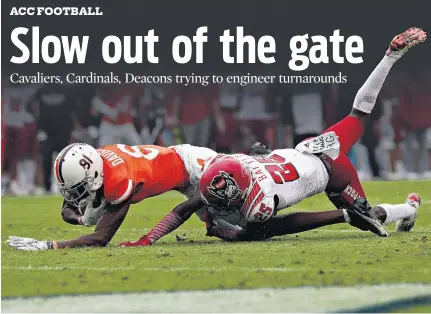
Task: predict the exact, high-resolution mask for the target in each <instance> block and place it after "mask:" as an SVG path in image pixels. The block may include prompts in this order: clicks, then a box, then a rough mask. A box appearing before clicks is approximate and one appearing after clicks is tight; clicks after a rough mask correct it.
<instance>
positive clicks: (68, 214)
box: [61, 200, 82, 225]
mask: <svg viewBox="0 0 431 314" xmlns="http://www.w3.org/2000/svg"><path fill="white" fill-rule="evenodd" d="M81 217H82V216H81V215H80V214H79V213H78V212H77V208H76V207H75V206H73V205H71V204H69V203H68V202H66V201H65V200H63V205H62V206H61V218H63V220H64V221H65V222H67V223H69V224H71V225H79V224H81V223H80V222H79V220H80V218H81Z"/></svg>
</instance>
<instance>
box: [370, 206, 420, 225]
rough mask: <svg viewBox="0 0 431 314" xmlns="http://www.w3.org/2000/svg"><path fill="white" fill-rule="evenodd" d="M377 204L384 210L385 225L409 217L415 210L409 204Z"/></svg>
mask: <svg viewBox="0 0 431 314" xmlns="http://www.w3.org/2000/svg"><path fill="white" fill-rule="evenodd" d="M377 206H379V207H382V208H383V209H384V210H385V211H386V220H385V222H384V224H385V225H386V226H387V225H390V224H391V223H394V222H396V221H397V220H400V219H403V218H407V217H410V216H412V215H414V214H415V213H416V211H417V209H416V208H414V207H413V206H411V205H409V204H395V205H394V204H380V205H377Z"/></svg>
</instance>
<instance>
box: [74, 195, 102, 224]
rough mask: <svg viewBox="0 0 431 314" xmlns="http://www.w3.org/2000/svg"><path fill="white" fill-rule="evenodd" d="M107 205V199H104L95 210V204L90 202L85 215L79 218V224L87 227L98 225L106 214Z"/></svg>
mask: <svg viewBox="0 0 431 314" xmlns="http://www.w3.org/2000/svg"><path fill="white" fill-rule="evenodd" d="M106 203H107V201H106V199H105V198H103V200H102V202H101V203H100V205H99V206H98V207H96V208H94V207H93V202H89V203H88V204H87V207H86V208H85V212H84V215H83V216H81V217H80V218H79V222H80V223H81V224H82V225H84V226H87V227H91V226H94V225H96V224H97V222H98V221H99V219H100V217H102V215H103V213H104V212H105V205H106Z"/></svg>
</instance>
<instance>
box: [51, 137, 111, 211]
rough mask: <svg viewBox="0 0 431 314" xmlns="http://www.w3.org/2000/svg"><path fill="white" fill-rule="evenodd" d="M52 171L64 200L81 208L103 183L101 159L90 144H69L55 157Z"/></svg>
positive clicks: (90, 199) (91, 199)
mask: <svg viewBox="0 0 431 314" xmlns="http://www.w3.org/2000/svg"><path fill="white" fill-rule="evenodd" d="M54 173H55V178H56V180H57V185H58V188H59V189H60V192H61V194H63V196H64V199H65V200H66V202H68V203H70V204H72V205H74V206H77V207H78V209H81V208H83V207H85V206H87V204H88V203H89V202H90V201H93V200H94V198H95V197H96V191H97V190H98V189H99V188H100V187H101V186H102V185H103V160H102V157H100V155H99V153H98V152H97V150H96V149H95V148H93V147H92V146H90V145H88V144H82V143H75V144H71V145H69V146H67V147H66V148H64V149H63V150H62V151H61V152H60V153H59V154H58V156H57V158H56V159H55V163H54Z"/></svg>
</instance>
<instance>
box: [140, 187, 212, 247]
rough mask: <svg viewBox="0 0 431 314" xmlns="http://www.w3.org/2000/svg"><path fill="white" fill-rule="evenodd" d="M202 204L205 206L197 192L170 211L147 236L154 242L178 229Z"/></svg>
mask: <svg viewBox="0 0 431 314" xmlns="http://www.w3.org/2000/svg"><path fill="white" fill-rule="evenodd" d="M202 206H204V204H203V202H202V200H201V198H200V194H199V193H196V194H195V195H194V196H193V197H191V198H190V199H188V200H187V201H185V202H183V203H181V204H179V205H178V206H177V207H175V208H174V209H173V210H172V211H170V212H169V213H168V214H167V215H166V216H165V217H164V218H163V219H162V220H161V221H160V222H159V223H158V224H157V225H156V226H155V227H154V228H153V229H151V231H150V232H149V233H148V234H147V235H146V236H147V238H148V239H149V240H150V242H151V244H153V243H154V242H156V241H157V240H159V239H160V238H162V237H164V236H165V235H167V234H169V233H171V232H172V231H174V230H176V229H177V228H178V227H179V226H181V225H182V224H183V223H184V222H185V221H187V220H188V219H189V218H190V217H191V215H192V214H193V213H195V212H196V211H197V210H198V209H199V208H201V207H202Z"/></svg>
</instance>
